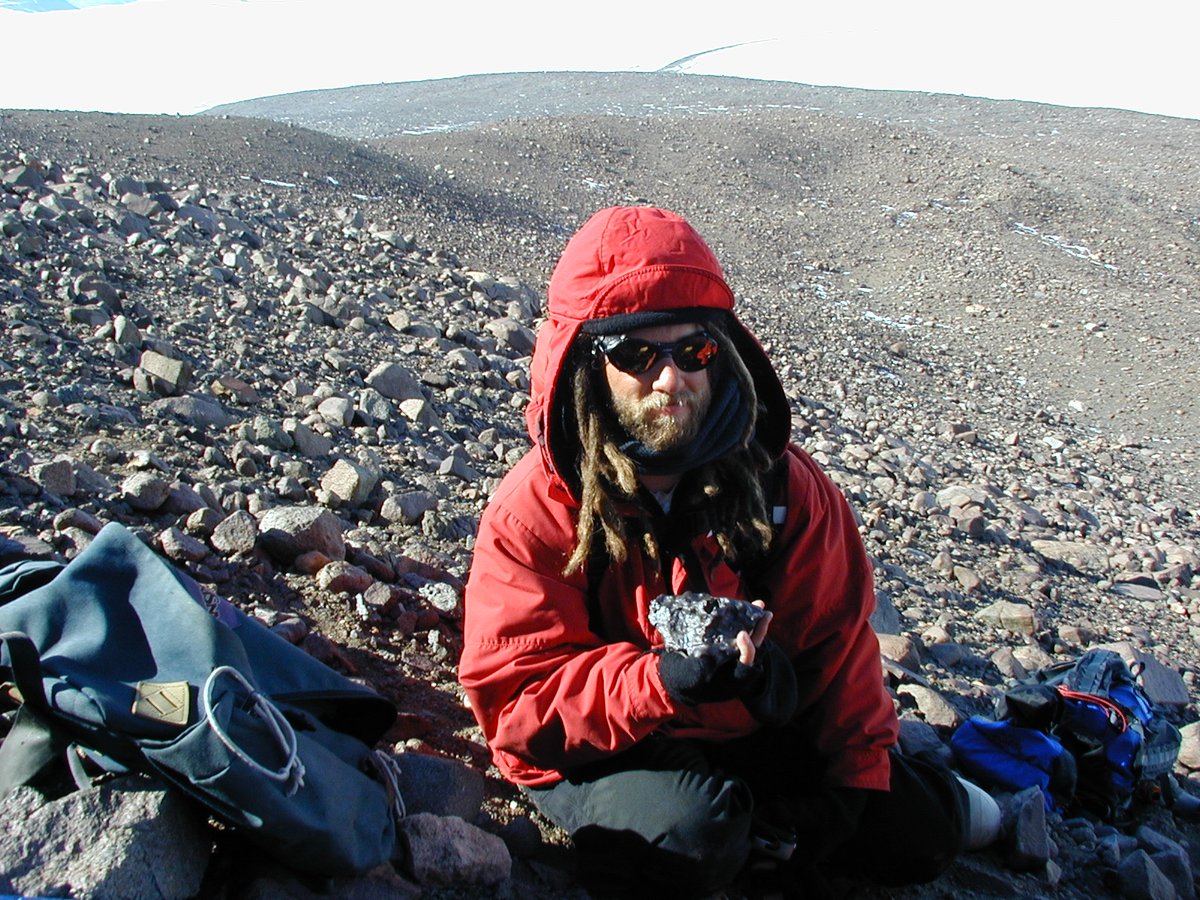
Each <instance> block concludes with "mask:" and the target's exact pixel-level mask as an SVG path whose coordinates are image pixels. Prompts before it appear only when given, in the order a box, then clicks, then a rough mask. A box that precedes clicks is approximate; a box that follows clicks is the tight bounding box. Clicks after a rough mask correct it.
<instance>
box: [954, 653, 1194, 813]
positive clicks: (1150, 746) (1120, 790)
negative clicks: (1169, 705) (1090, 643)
mask: <svg viewBox="0 0 1200 900" xmlns="http://www.w3.org/2000/svg"><path fill="white" fill-rule="evenodd" d="M997 719H998V721H996V722H988V720H986V719H978V720H975V719H973V720H971V722H968V723H967V724H966V725H964V726H963V728H965V729H966V733H964V734H962V736H961V737H960V736H959V733H956V734H955V735H954V737H953V738H952V739H951V748H952V749H953V750H954V753H955V757H956V759H957V760H958V763H959V766H960V767H962V768H963V769H964V770H965V771H968V772H970V773H971V774H973V775H974V776H975V777H977V778H978V779H979V780H981V781H983V782H985V783H990V784H994V785H997V786H1001V787H1005V788H1007V789H1009V790H1014V789H1020V788H1023V787H1028V786H1030V785H1033V784H1037V785H1038V786H1039V787H1042V789H1043V790H1044V791H1047V793H1048V795H1049V796H1052V797H1053V798H1054V800H1055V801H1056V802H1057V803H1058V804H1059V805H1061V806H1063V807H1070V806H1072V805H1078V806H1081V807H1083V808H1085V809H1088V810H1090V811H1091V812H1093V813H1095V814H1096V815H1098V816H1100V817H1102V818H1104V819H1108V820H1110V821H1111V820H1116V819H1119V818H1121V817H1122V816H1124V815H1125V813H1126V812H1127V811H1128V809H1129V806H1130V804H1131V802H1132V800H1133V797H1134V794H1135V792H1136V791H1137V789H1138V788H1139V786H1140V785H1143V784H1149V783H1152V782H1153V781H1154V780H1155V779H1158V778H1160V777H1162V776H1164V775H1166V774H1168V773H1169V772H1170V771H1171V769H1172V768H1173V766H1174V764H1175V759H1176V757H1177V756H1178V754H1179V745H1180V735H1179V731H1178V729H1176V728H1175V726H1174V725H1172V724H1171V723H1170V722H1169V721H1167V720H1166V719H1165V718H1164V717H1163V715H1162V714H1161V713H1160V712H1159V711H1158V710H1156V709H1155V708H1154V706H1153V704H1151V702H1150V700H1149V698H1148V697H1147V696H1146V694H1145V692H1144V691H1143V690H1142V688H1141V686H1140V685H1138V683H1137V679H1136V677H1135V675H1134V673H1133V672H1132V671H1131V670H1130V668H1129V666H1128V665H1127V664H1126V663H1125V661H1124V659H1122V658H1121V656H1120V655H1119V654H1117V653H1115V652H1113V651H1111V650H1104V649H1094V650H1089V651H1088V652H1087V653H1085V654H1084V655H1083V656H1081V657H1080V658H1079V659H1078V660H1075V661H1074V662H1069V663H1063V664H1060V665H1057V666H1052V667H1049V668H1047V669H1044V670H1042V671H1041V672H1039V673H1038V674H1037V675H1036V676H1035V677H1034V678H1033V679H1031V680H1029V681H1027V682H1024V683H1022V684H1019V685H1017V686H1015V687H1013V688H1011V689H1010V690H1009V691H1008V692H1007V693H1006V694H1005V695H1004V697H1003V698H1002V699H1001V700H1000V702H999V703H998V704H997ZM968 726H969V727H968ZM963 728H960V729H959V731H960V732H962V731H963ZM1045 741H1050V742H1053V743H1052V745H1050V744H1044V743H1043V742H1045ZM1054 746H1056V747H1058V748H1060V749H1061V750H1062V751H1063V752H1062V753H1061V754H1059V753H1055V752H1053V751H1052V747H1054ZM1047 748H1050V749H1047ZM1066 759H1070V760H1071V761H1072V765H1071V768H1072V770H1073V772H1072V774H1073V778H1072V779H1068V778H1067V776H1066V773H1065V772H1064V768H1065V767H1066V766H1067V763H1066V762H1065V760H1066Z"/></svg>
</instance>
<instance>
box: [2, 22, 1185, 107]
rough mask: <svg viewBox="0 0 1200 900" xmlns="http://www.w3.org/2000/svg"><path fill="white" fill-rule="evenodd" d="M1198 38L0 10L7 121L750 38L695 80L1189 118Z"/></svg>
mask: <svg viewBox="0 0 1200 900" xmlns="http://www.w3.org/2000/svg"><path fill="white" fill-rule="evenodd" d="M88 2H97V0H88ZM100 2H103V0H100ZM573 10H577V11H573ZM1198 34H1200V4H1198V3H1196V2H1195V0H1171V2H1168V0H1143V2H1140V3H1112V2H1108V0H1093V2H1087V3H1081V2H1068V0H1036V2H1034V0H1010V2H1007V3H999V2H991V0H975V2H971V0H959V2H944V0H925V2H923V0H908V2H904V0H863V2H856V0H842V2H836V0H822V2H817V3H807V2H803V0H791V2H790V3H787V2H786V0H769V2H763V0H739V2H727V3H724V4H720V5H718V4H710V3H705V2H703V0H691V2H687V3H680V2H668V0H657V2H656V0H636V2H635V0H604V2H602V3H596V4H589V5H583V4H579V5H575V4H572V3H569V2H563V0H553V2H547V0H511V2H507V3H505V2H503V0H455V2H442V3H436V2H432V0H415V2H414V0H408V2H405V0H135V2H132V3H126V4H122V5H112V6H110V5H99V6H91V7H89V8H86V9H78V10H70V11H63V12H47V13H23V12H16V11H13V10H11V9H3V8H0V47H2V48H3V50H2V54H3V59H4V72H5V75H4V78H3V81H2V82H0V108H30V109H40V108H48V109H80V110H105V111H111V112H151V113H191V112H198V111H200V110H202V109H206V108H208V107H210V106H215V105H217V104H220V103H227V102H231V101H234V100H243V99H247V98H250V97H261V96H266V95H270V94H279V93H287V92H291V91H300V90H309V89H313V88H327V87H342V86H346V85H353V84H372V83H378V82H392V81H415V80H421V79H426V78H445V77H451V76H457V75H469V74H476V73H484V72H515V71H554V70H598V71H608V70H637V71H653V70H655V69H658V68H660V67H662V66H664V65H666V64H667V63H670V62H672V61H674V60H677V59H679V58H681V57H685V56H688V55H690V54H694V53H699V52H701V51H704V50H710V49H713V48H717V47H723V46H727V45H730V44H737V43H740V42H755V43H753V44H751V45H750V46H746V47H741V48H737V49H733V50H725V51H722V52H720V53H715V54H711V55H709V56H706V57H704V58H702V59H701V60H698V61H697V62H696V63H694V64H692V65H690V66H688V71H692V72H697V73H703V74H719V75H742V76H746V77H753V78H774V79H780V80H786V81H799V82H804V83H808V84H827V85H841V86H847V87H866V88H879V89H889V90H919V91H936V92H943V93H953V94H969V95H975V96H983V97H994V98H998V99H1021V100H1038V101H1043V102H1048V103H1058V104H1065V105H1070V106H1106V107H1119V108H1124V109H1136V110H1141V111H1144V112H1153V113H1160V114H1165V115H1173V116H1185V117H1188V118H1200V65H1198V62H1197V60H1198V59H1200V52H1198V49H1197V40H1198V37H1197V35H1198Z"/></svg>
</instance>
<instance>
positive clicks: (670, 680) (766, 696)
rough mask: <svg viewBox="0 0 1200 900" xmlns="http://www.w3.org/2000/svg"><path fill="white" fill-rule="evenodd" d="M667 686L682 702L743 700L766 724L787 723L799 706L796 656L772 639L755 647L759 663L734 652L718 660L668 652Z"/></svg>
mask: <svg viewBox="0 0 1200 900" xmlns="http://www.w3.org/2000/svg"><path fill="white" fill-rule="evenodd" d="M658 672H659V677H660V678H662V683H663V687H665V688H666V689H667V693H668V694H670V695H671V696H672V697H673V698H675V699H676V700H678V701H680V702H682V703H690V704H696V703H717V702H720V701H722V700H741V701H742V702H743V703H744V704H745V705H746V708H747V709H748V710H750V714H751V715H752V716H754V718H756V719H758V721H760V722H762V723H763V724H764V725H782V724H784V723H785V722H787V721H788V720H789V719H790V718H791V717H792V713H793V712H795V709H796V699H797V694H796V675H795V673H794V671H793V670H792V664H791V661H790V660H789V659H788V658H787V655H786V654H785V653H784V652H783V651H782V650H780V649H779V647H778V646H777V645H776V644H774V643H773V642H772V641H770V640H764V641H763V642H762V644H761V646H759V647H758V649H757V650H756V651H755V653H754V664H753V665H749V666H748V665H746V664H745V663H743V662H741V661H740V660H738V659H737V657H733V658H731V659H727V660H725V661H723V662H718V661H717V660H715V659H713V658H712V657H711V656H688V655H687V654H684V653H680V652H678V651H673V652H669V653H663V654H662V656H661V657H660V660H659V666H658Z"/></svg>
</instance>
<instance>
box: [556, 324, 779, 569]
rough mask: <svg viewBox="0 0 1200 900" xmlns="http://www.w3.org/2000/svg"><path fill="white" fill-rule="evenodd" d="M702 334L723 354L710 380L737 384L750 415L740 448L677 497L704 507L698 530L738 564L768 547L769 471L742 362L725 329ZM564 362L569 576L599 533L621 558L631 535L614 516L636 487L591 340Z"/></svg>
mask: <svg viewBox="0 0 1200 900" xmlns="http://www.w3.org/2000/svg"><path fill="white" fill-rule="evenodd" d="M705 328H706V330H707V331H708V332H709V334H711V335H712V336H713V338H714V339H715V340H716V341H717V344H718V346H719V347H720V349H721V354H720V357H719V360H720V365H719V367H714V371H713V376H712V377H713V378H714V379H716V378H720V377H725V378H729V377H732V378H734V379H736V380H737V383H738V387H739V389H740V392H741V397H742V401H743V402H744V403H745V404H746V405H747V406H748V408H749V409H750V410H751V414H750V419H749V424H748V425H747V427H746V429H745V432H744V433H743V435H742V439H741V441H740V442H739V445H738V447H737V448H736V449H735V450H734V451H733V452H731V453H729V454H727V455H726V456H724V457H722V458H720V459H718V460H715V461H713V462H711V463H708V464H706V465H703V466H701V467H699V468H698V469H696V470H695V471H693V472H691V473H688V474H687V476H686V477H685V478H684V480H683V481H681V482H680V485H679V488H678V491H677V496H678V497H679V501H680V502H681V503H686V502H687V500H688V499H689V498H694V499H697V500H699V499H701V498H702V499H703V503H701V504H696V505H698V506H700V507H702V509H701V511H700V515H702V517H703V518H704V520H705V521H704V523H703V524H704V529H705V530H711V531H712V533H713V535H714V536H715V537H716V540H717V542H718V543H719V544H720V546H721V549H722V551H723V552H724V553H725V555H726V556H727V557H728V558H729V559H730V560H738V559H743V560H744V559H746V558H748V557H752V556H754V555H755V554H758V553H764V552H765V551H766V550H767V547H768V545H769V544H770V541H771V534H772V532H771V524H770V522H771V518H770V515H769V510H768V507H767V500H766V498H765V497H764V495H763V489H762V477H761V476H762V475H763V473H765V472H766V471H768V470H769V469H770V467H771V459H770V457H769V455H768V454H767V452H766V451H765V450H764V449H763V448H762V446H761V445H760V444H759V442H758V441H757V440H756V439H755V436H754V426H755V422H756V421H757V417H758V410H759V407H758V398H757V394H756V392H755V390H754V381H753V379H752V378H751V376H750V372H749V371H748V370H747V369H746V364H745V363H744V362H743V361H742V358H741V355H740V354H739V353H738V352H737V349H736V348H735V347H734V344H733V341H732V340H731V339H730V337H729V335H728V333H726V331H725V329H724V328H722V327H721V326H720V325H719V324H717V323H714V322H709V323H706V325H705ZM566 364H567V367H568V369H569V370H570V371H571V372H572V374H571V382H570V386H571V403H572V406H571V408H570V411H569V412H570V413H571V414H573V416H572V417H573V419H574V422H575V424H576V427H577V428H578V434H579V500H580V508H579V519H578V521H577V523H576V526H575V550H574V552H573V553H572V554H571V557H570V559H568V560H567V564H566V566H565V567H564V569H563V574H564V575H570V574H572V573H574V572H577V571H579V570H580V569H581V568H582V567H583V566H584V564H585V563H586V562H587V559H588V556H589V554H590V553H591V550H592V546H593V542H594V541H596V540H597V539H598V538H599V537H600V535H601V534H602V535H603V540H604V546H605V548H606V550H607V552H608V556H609V558H610V559H612V560H614V561H616V562H623V561H624V560H625V558H626V555H627V552H628V542H629V540H630V538H631V535H630V534H629V524H628V522H627V521H626V519H625V518H623V517H622V516H621V515H620V513H619V511H618V510H619V508H620V507H621V506H622V505H629V503H630V502H631V501H633V500H634V498H635V497H636V495H637V493H638V487H639V483H638V478H637V468H636V466H635V465H634V463H633V461H632V460H631V459H630V458H629V457H628V456H626V455H625V454H624V453H623V452H622V451H621V449H620V448H619V446H618V444H617V443H616V441H615V440H614V437H615V436H618V435H620V433H621V428H620V425H618V424H617V420H616V416H615V414H614V413H613V411H612V405H611V402H610V397H609V395H608V388H607V385H606V384H605V382H604V378H603V376H602V375H601V372H600V369H599V368H598V367H597V366H595V365H593V364H592V353H591V342H590V338H588V337H587V336H585V335H581V336H580V339H579V340H578V341H577V342H576V344H575V346H574V347H573V348H572V350H571V353H570V356H569V357H568V359H567V363H566ZM640 525H641V529H640V530H641V540H642V543H643V546H644V548H645V550H646V553H647V554H648V555H649V556H650V557H651V558H652V559H658V558H659V540H658V538H657V537H656V536H655V535H654V533H653V530H652V529H651V528H650V525H649V522H648V521H647V520H646V518H645V517H644V516H643V517H642V521H641V523H640Z"/></svg>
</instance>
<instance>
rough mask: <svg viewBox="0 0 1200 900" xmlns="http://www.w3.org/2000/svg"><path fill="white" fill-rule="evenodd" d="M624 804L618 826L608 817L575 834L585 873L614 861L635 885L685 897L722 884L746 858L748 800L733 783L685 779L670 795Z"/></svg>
mask: <svg viewBox="0 0 1200 900" xmlns="http://www.w3.org/2000/svg"><path fill="white" fill-rule="evenodd" d="M626 802H627V803H628V804H629V805H628V806H627V807H626V808H625V810H624V813H625V814H624V815H623V816H621V817H620V818H621V819H622V820H623V823H622V824H624V825H625V827H624V828H622V827H613V826H615V825H617V823H616V822H613V821H612V820H611V819H610V820H609V823H608V824H607V825H604V824H600V823H596V824H592V825H589V826H586V827H583V828H580V829H579V830H578V831H576V832H575V834H574V839H575V844H576V846H577V848H578V849H579V851H580V853H581V855H583V856H584V857H585V858H587V860H588V861H589V863H588V868H589V870H591V871H593V872H596V871H597V870H602V869H603V867H605V866H606V865H609V861H616V860H620V864H619V866H618V868H619V869H624V870H625V874H627V875H628V876H629V877H631V878H632V879H634V880H637V881H640V882H645V883H656V884H660V885H663V886H669V887H672V888H673V889H674V890H675V891H676V892H679V893H685V894H692V893H698V892H704V891H708V890H712V889H714V888H717V887H720V886H722V885H724V884H726V883H728V882H729V881H730V880H732V879H733V877H734V876H735V875H736V874H737V872H738V870H739V869H741V867H742V865H743V864H744V863H745V861H746V857H747V856H748V855H749V852H750V822H751V815H752V812H753V798H752V796H751V794H750V790H749V788H748V787H747V786H746V785H745V784H744V783H743V782H742V781H741V780H739V779H727V778H720V777H716V776H712V775H709V776H700V775H694V776H689V775H684V777H682V778H681V781H680V784H679V785H677V786H676V789H675V790H673V791H664V792H662V793H658V794H653V793H647V794H645V795H643V796H641V797H638V798H637V799H636V800H633V799H632V798H627V799H626ZM631 869H636V870H637V871H636V872H634V871H630V870H631ZM600 874H603V872H602V871H601V872H600ZM609 874H610V875H612V874H615V873H609Z"/></svg>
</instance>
